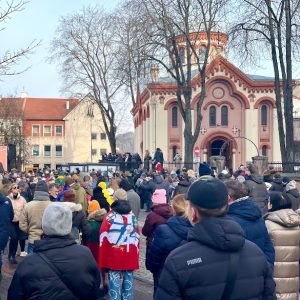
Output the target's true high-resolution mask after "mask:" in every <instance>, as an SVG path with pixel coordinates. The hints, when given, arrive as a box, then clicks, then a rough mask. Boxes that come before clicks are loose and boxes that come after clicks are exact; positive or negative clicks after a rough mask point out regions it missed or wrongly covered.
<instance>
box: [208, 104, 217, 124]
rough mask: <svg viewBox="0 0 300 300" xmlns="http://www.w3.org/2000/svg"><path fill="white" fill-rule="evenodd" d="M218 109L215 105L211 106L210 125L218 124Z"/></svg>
mask: <svg viewBox="0 0 300 300" xmlns="http://www.w3.org/2000/svg"><path fill="white" fill-rule="evenodd" d="M216 119H217V109H216V107H215V106H211V107H210V108H209V126H216V122H217V120H216Z"/></svg>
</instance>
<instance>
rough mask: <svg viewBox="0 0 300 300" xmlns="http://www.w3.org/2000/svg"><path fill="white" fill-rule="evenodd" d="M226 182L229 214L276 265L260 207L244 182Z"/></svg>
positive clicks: (270, 261)
mask: <svg viewBox="0 0 300 300" xmlns="http://www.w3.org/2000/svg"><path fill="white" fill-rule="evenodd" d="M224 184H225V186H226V187H227V190H228V204H229V209H228V216H229V217H230V218H232V219H233V220H235V221H236V222H237V223H238V224H240V226H241V227H242V229H243V230H244V232H245V237H246V239H247V240H249V241H251V242H253V243H255V244H256V245H257V246H258V247H259V248H260V249H261V250H262V251H263V252H264V254H265V255H266V258H267V260H268V262H269V263H270V264H271V265H272V266H274V260H275V251H274V247H273V244H272V242H271V240H270V237H269V234H268V230H267V227H266V224H265V221H264V219H263V217H262V214H261V210H260V208H259V207H258V205H257V204H256V203H255V202H254V201H252V199H251V198H250V197H248V195H247V189H246V187H245V185H244V184H243V183H240V182H238V181H237V180H227V181H225V182H224Z"/></svg>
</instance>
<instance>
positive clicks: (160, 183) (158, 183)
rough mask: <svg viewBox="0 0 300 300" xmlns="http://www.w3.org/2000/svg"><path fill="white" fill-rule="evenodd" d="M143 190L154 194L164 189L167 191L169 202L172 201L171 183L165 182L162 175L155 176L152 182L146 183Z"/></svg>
mask: <svg viewBox="0 0 300 300" xmlns="http://www.w3.org/2000/svg"><path fill="white" fill-rule="evenodd" d="M143 189H145V190H149V191H150V192H151V193H152V194H153V193H154V192H155V191H156V190H160V189H164V190H165V191H166V197H167V201H169V200H170V197H171V193H172V187H171V185H170V183H168V182H167V181H166V180H164V177H163V176H162V175H160V174H155V175H154V176H153V178H152V180H149V181H147V180H146V181H144V184H143Z"/></svg>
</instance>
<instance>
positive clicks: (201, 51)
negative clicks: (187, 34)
mask: <svg viewBox="0 0 300 300" xmlns="http://www.w3.org/2000/svg"><path fill="white" fill-rule="evenodd" d="M205 54H206V47H205V46H204V45H202V46H200V49H199V61H200V62H204V59H205Z"/></svg>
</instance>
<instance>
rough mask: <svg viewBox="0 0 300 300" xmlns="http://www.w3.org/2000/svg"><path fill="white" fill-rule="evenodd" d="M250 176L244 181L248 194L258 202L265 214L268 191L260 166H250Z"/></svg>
mask: <svg viewBox="0 0 300 300" xmlns="http://www.w3.org/2000/svg"><path fill="white" fill-rule="evenodd" d="M248 169H249V171H250V176H249V177H248V179H247V180H246V181H245V182H244V184H245V185H246V187H247V189H248V196H249V197H250V198H251V199H252V200H253V201H254V202H256V204H257V205H258V206H259V208H260V210H261V212H262V213H263V214H264V213H265V212H266V210H267V202H268V193H267V187H266V185H265V183H264V178H263V176H262V175H260V174H259V173H258V168H257V166H255V165H254V164H251V165H250V166H249V167H248Z"/></svg>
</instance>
